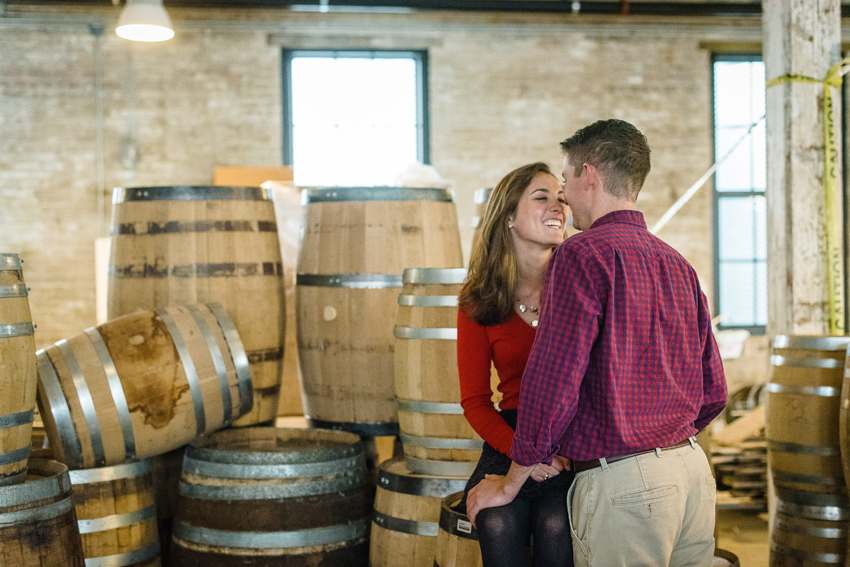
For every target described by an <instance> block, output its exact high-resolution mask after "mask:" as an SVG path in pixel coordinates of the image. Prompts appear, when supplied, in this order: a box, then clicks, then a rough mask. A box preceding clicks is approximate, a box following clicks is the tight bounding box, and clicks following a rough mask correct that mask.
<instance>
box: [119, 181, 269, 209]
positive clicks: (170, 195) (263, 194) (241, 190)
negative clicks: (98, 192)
mask: <svg viewBox="0 0 850 567" xmlns="http://www.w3.org/2000/svg"><path fill="white" fill-rule="evenodd" d="M271 200H272V191H271V189H263V188H262V187H243V186H216V185H175V186H164V187H116V188H115V190H114V191H113V193H112V203H113V204H116V205H117V204H119V203H126V202H129V201H271Z"/></svg>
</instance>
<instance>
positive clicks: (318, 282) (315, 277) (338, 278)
mask: <svg viewBox="0 0 850 567" xmlns="http://www.w3.org/2000/svg"><path fill="white" fill-rule="evenodd" d="M295 284H296V285H300V286H308V287H347V288H349V289H384V288H387V287H402V285H403V284H402V281H401V274H297V275H296V276H295Z"/></svg>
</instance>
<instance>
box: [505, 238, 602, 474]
mask: <svg viewBox="0 0 850 567" xmlns="http://www.w3.org/2000/svg"><path fill="white" fill-rule="evenodd" d="M591 269H592V266H590V263H589V262H588V261H584V260H583V259H582V258H580V257H579V254H578V252H577V251H576V250H575V249H574V247H572V246H570V241H567V242H565V243H564V244H563V245H561V246H560V247H558V248H557V249H556V250H555V253H554V255H553V256H552V260H551V262H550V265H549V272H548V275H547V276H546V286H545V288H544V300H543V301H542V302H541V303H542V304H543V312H542V313H541V314H540V323H539V325H538V327H537V336H536V338H535V340H534V346H532V348H531V354H530V356H529V358H528V363H527V364H526V366H525V373H524V374H523V377H522V386H521V388H520V396H519V407H518V418H517V430H516V434H515V435H514V443H513V447H512V449H511V458H512V459H513V460H514V461H515V462H517V463H518V464H520V465H523V466H531V465H534V464H536V463H541V462H545V463H547V464H551V463H552V459H553V458H554V456H555V454H556V453H557V452H558V451H559V450H560V445H559V443H560V440H561V438H562V437H563V436H564V433H565V432H566V430H567V427H568V426H569V425H570V422H571V421H572V419H573V417H574V416H575V413H576V409H577V404H578V395H579V388H580V387H581V383H582V380H583V378H584V374H585V372H586V371H587V365H588V362H589V359H590V351H591V349H592V348H593V344H594V342H595V341H596V338H597V336H598V335H599V329H600V322H601V320H602V313H603V311H602V302H601V301H600V298H599V296H598V293H597V291H596V290H597V286H596V285H595V284H594V281H593V278H592V277H591V272H590V270H591Z"/></svg>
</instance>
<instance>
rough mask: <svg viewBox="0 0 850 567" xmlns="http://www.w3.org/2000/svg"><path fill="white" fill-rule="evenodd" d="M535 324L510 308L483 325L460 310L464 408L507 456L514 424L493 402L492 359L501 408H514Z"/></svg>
mask: <svg viewBox="0 0 850 567" xmlns="http://www.w3.org/2000/svg"><path fill="white" fill-rule="evenodd" d="M535 333H536V331H535V329H534V327H532V326H531V325H529V324H528V323H526V322H525V321H523V320H522V318H521V317H520V316H519V315H518V314H517V313H514V316H513V317H511V318H510V319H509V320H508V322H507V323H504V324H503V325H493V326H491V327H482V326H481V325H479V324H477V323H475V322H473V321H471V320H470V319H469V318H468V317H467V316H466V315H464V314H463V313H462V312H461V311H460V310H458V316H457V367H458V373H459V375H460V397H461V401H460V404H461V406H463V414H464V416H466V419H467V421H469V424H470V425H471V426H472V429H474V430H475V432H476V433H478V435H480V436H481V438H482V439H484V440H485V441H486V442H487V443H489V444H490V445H491V446H492V447H493V448H494V449H496V450H497V451H499V452H500V453H504V454H505V455H508V456H510V454H511V444H512V443H513V440H514V430H513V429H512V428H511V427H510V426H509V425H508V424H507V423H505V420H504V419H502V418H501V416H499V412H498V411H496V408H495V407H494V406H493V401H492V391H491V389H490V361H491V360H492V361H493V365H494V366H495V368H496V372H498V374H499V385H498V386H497V389H498V390H499V392H501V393H502V396H503V397H502V400H501V401H500V402H499V408H500V409H503V410H505V409H516V408H517V405H518V404H519V385H520V381H521V380H522V372H523V370H525V363H526V362H527V361H528V355H529V353H530V352H531V345H532V344H533V343H534V335H535Z"/></svg>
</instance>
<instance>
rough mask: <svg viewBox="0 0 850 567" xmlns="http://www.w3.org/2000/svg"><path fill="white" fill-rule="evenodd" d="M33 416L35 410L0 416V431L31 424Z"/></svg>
mask: <svg viewBox="0 0 850 567" xmlns="http://www.w3.org/2000/svg"><path fill="white" fill-rule="evenodd" d="M34 415H35V408H33V409H31V410H29V411H22V412H18V413H11V414H8V415H0V429H8V428H9V427H18V426H19V425H26V424H28V423H32V419H33V416H34Z"/></svg>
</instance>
